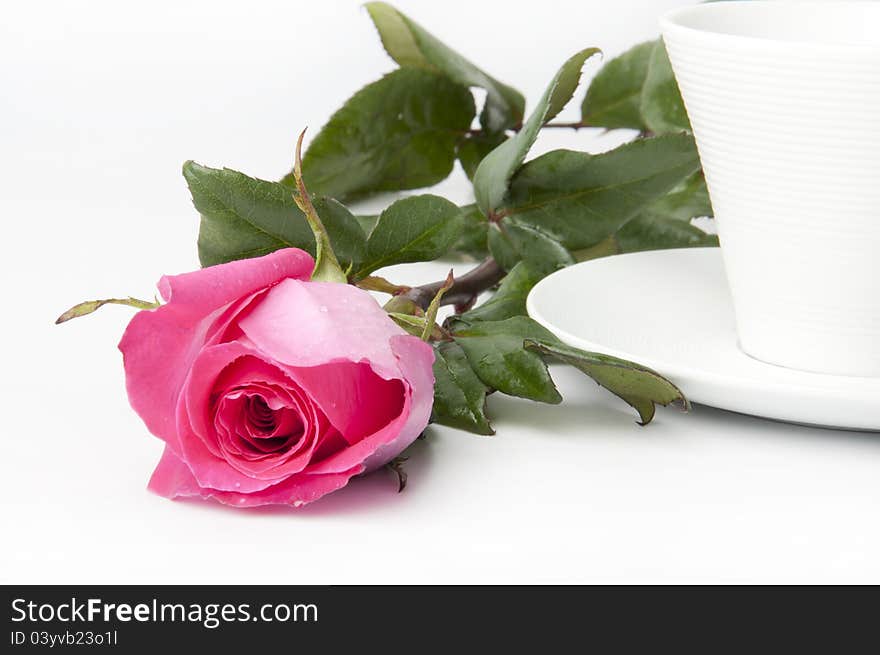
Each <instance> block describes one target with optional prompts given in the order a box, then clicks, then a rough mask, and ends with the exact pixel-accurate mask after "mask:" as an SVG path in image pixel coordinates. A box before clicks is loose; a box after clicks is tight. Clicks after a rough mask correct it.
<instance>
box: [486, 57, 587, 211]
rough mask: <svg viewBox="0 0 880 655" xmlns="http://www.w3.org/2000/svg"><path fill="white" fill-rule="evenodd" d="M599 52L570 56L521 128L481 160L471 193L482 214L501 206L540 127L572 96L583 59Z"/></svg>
mask: <svg viewBox="0 0 880 655" xmlns="http://www.w3.org/2000/svg"><path fill="white" fill-rule="evenodd" d="M598 52H599V50H598V49H597V48H587V49H586V50H581V51H580V52H578V53H577V54H576V55H574V56H573V57H571V58H569V59H568V61H566V62H565V63H564V64H563V65H562V68H560V69H559V71H557V73H556V75H555V76H554V77H553V80H552V81H551V82H550V86H548V87H547V90H546V91H545V92H544V95H543V96H542V97H541V99H540V100H539V101H538V104H537V105H536V106H535V109H534V111H533V112H532V114H531V115H530V116H529V118H528V120H527V121H526V122H525V124H524V125H523V127H522V129H521V130H520V131H519V132H517V133H516V135H515V136H513V137H511V138H510V139H508V140H507V141H505V142H504V143H502V144H501V145H500V146H498V147H497V148H495V150H493V151H492V152H490V153H489V154H488V155H486V157H485V158H484V159H483V161H482V162H480V165H479V166H478V167H477V170H476V172H475V173H474V179H473V181H474V195H475V196H476V199H477V205H479V207H480V209H481V210H482V211H483V213H484V214H486V215H487V216H491V215H493V214H494V213H495V210H496V209H498V208H499V207H500V206H501V204H502V202H503V201H504V198H505V196H506V195H507V185H508V183H509V182H510V178H511V176H512V175H513V174H514V173H515V172H516V170H517V169H518V168H519V167H520V165H522V163H523V160H524V159H525V158H526V155H527V154H528V152H529V149H530V148H531V147H532V144H533V143H534V142H535V139H536V138H537V136H538V132H539V131H540V129H541V127H542V126H543V125H544V123H546V122H547V121H548V120H549V119H550V118H552V117H553V116H555V115H556V114H558V113H559V112H560V111H561V110H562V108H563V107H564V106H565V103H566V102H568V101H569V100H570V99H571V96H572V94H573V93H574V91H575V88H576V87H577V83H578V80H579V79H580V71H581V68H583V65H584V62H585V61H586V60H587V59H588V58H589V57H591V56H593V55H594V54H596V53H598Z"/></svg>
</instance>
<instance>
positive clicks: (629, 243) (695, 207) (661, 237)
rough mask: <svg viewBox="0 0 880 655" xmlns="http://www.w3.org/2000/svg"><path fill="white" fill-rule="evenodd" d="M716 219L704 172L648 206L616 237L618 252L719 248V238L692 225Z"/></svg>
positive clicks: (695, 175) (698, 173)
mask: <svg viewBox="0 0 880 655" xmlns="http://www.w3.org/2000/svg"><path fill="white" fill-rule="evenodd" d="M700 216H712V204H711V203H710V201H709V193H708V191H707V189H706V180H705V178H704V177H703V174H702V171H699V172H697V173H696V174H694V175H692V176H691V177H690V178H688V179H687V180H684V181H683V182H682V183H681V184H679V185H678V186H676V187H675V188H674V189H673V190H672V191H670V192H669V193H667V194H666V195H665V196H663V197H662V198H660V199H659V200H656V201H655V202H653V203H651V204H650V205H648V206H647V207H646V208H645V209H644V210H643V211H642V212H641V213H640V214H639V215H638V216H636V217H635V218H633V219H632V220H631V221H629V222H628V223H627V224H626V225H624V226H623V227H622V228H621V229H620V230H619V231H618V233H617V234H616V235H615V243H616V245H617V252H636V251H641V250H658V249H661V248H695V247H705V246H717V245H718V237H717V236H715V235H713V234H707V233H706V232H703V230H701V229H700V228H698V227H696V226H694V225H691V223H690V221H691V219H692V218H696V217H700Z"/></svg>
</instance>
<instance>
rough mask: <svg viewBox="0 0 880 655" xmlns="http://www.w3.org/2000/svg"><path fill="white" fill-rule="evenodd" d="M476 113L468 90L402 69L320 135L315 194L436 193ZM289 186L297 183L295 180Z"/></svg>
mask: <svg viewBox="0 0 880 655" xmlns="http://www.w3.org/2000/svg"><path fill="white" fill-rule="evenodd" d="M475 111H476V109H475V107H474V99H473V96H472V95H471V93H470V91H469V90H468V89H467V87H465V86H462V85H460V84H457V83H456V82H453V81H452V80H450V79H449V78H448V77H446V76H444V75H440V74H438V73H433V72H431V71H428V70H424V69H419V68H401V69H399V70H396V71H394V72H392V73H389V74H388V75H386V76H385V77H383V78H382V79H380V80H378V81H376V82H373V83H372V84H368V85H367V86H365V87H364V88H363V89H361V90H360V91H358V92H357V93H356V94H355V95H354V96H352V97H351V98H350V99H349V100H348V101H347V102H346V103H345V104H344V105H343V106H342V108H341V109H340V110H339V111H337V112H336V113H335V114H333V116H331V118H330V120H329V121H328V123H327V124H326V125H325V126H324V127H323V129H322V130H321V131H320V132H319V133H318V135H317V136H316V137H315V139H314V140H313V141H312V143H311V144H310V145H309V149H308V151H307V152H306V155H305V158H304V161H303V176H304V178H305V181H306V185H307V186H308V187H309V189H311V191H312V192H313V193H320V194H324V195H328V196H333V197H334V198H339V199H346V198H350V197H354V196H358V195H363V194H367V193H372V192H375V191H399V190H402V189H416V188H419V187H425V186H431V185H433V184H436V183H437V182H440V181H441V180H443V179H444V178H445V177H446V176H447V175H449V173H450V172H451V171H452V166H453V164H454V162H455V146H456V144H457V143H458V140H459V138H461V136H462V135H463V134H464V133H465V132H467V130H468V129H470V126H471V121H472V120H473V118H474V113H475ZM283 182H284V183H285V184H288V185H290V184H292V182H293V178H292V176H291V175H288V176H287V177H286V178H285V179H284V180H283Z"/></svg>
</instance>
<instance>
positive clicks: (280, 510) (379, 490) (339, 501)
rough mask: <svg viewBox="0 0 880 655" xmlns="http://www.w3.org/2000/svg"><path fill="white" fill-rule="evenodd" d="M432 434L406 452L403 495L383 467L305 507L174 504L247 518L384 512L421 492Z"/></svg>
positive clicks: (196, 501) (187, 501)
mask: <svg viewBox="0 0 880 655" xmlns="http://www.w3.org/2000/svg"><path fill="white" fill-rule="evenodd" d="M431 431H432V428H431V427H428V429H427V431H426V438H424V439H417V440H416V441H415V443H413V444H412V445H411V446H410V447H409V448H407V449H406V450H405V451H404V453H403V456H404V457H407V458H408V459H407V461H406V462H404V465H403V466H404V470H405V471H406V473H407V476H408V483H407V486H406V489H404V490H403V492H401V493H398V478H397V475H396V474H395V473H394V472H393V471H390V470H388V469H387V468H385V467H383V468H380V469H378V470H376V471H373V472H371V473H368V474H366V475H361V476H358V477H355V478H352V479H351V481H349V483H348V484H347V485H346V486H345V487H343V488H342V489H339V490H338V491H334V492H333V493H330V494H327V495H326V496H324V497H323V498H319V499H318V500H316V501H314V502H312V503H309V504H308V505H305V506H303V507H292V506H290V505H262V506H260V507H247V508H231V507H229V506H227V505H223V504H222V503H218V502H217V501H214V500H202V499H199V498H183V499H178V500H175V501H174V502H177V503H183V504H186V505H189V506H193V507H198V508H199V509H200V510H202V509H203V510H205V511H222V512H224V513H227V512H230V511H233V509H234V513H235V514H237V515H245V516H267V515H268V516H273V515H288V516H297V517H312V516H316V517H321V516H325V515H327V516H341V515H345V514H352V513H358V512H370V511H376V510H381V509H383V508H385V507H387V506H388V505H390V504H392V503H401V502H406V500H407V497H409V496H411V495H412V494H415V493H417V489H418V485H419V481H420V480H423V479H424V478H425V477H426V476H427V475H428V474H429V468H430V467H431V458H432V453H431V444H430V441H431Z"/></svg>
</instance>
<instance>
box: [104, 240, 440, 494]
mask: <svg viewBox="0 0 880 655" xmlns="http://www.w3.org/2000/svg"><path fill="white" fill-rule="evenodd" d="M313 265H314V262H313V260H312V258H311V257H310V256H309V255H308V253H306V252H303V251H302V250H298V249H293V248H291V249H287V250H280V251H277V252H275V253H272V254H271V255H267V256H265V257H260V258H258V259H247V260H243V261H236V262H231V263H229V264H223V265H220V266H212V267H210V268H205V269H202V270H200V271H195V272H193V273H185V274H183V275H177V276H173V277H163V278H162V279H161V280H160V281H159V290H160V292H161V294H162V297H163V298H164V299H165V301H166V304H164V305H162V306H161V307H159V308H158V309H155V310H147V311H142V312H139V313H138V314H137V315H136V316H135V317H134V318H133V319H132V321H131V323H130V324H129V325H128V328H127V329H126V331H125V335H124V336H123V337H122V341H121V342H120V344H119V349H120V350H121V351H122V354H123V357H124V360H125V375H126V386H127V388H128V397H129V400H130V401H131V405H132V407H133V408H134V409H135V411H136V412H137V413H138V414H139V415H140V416H141V418H142V419H143V421H144V423H146V425H147V427H148V428H149V430H150V432H152V433H153V434H155V435H156V436H157V437H159V438H160V439H162V440H163V441H164V442H165V444H166V445H165V453H164V454H163V456H162V459H161V460H160V462H159V465H158V466H157V467H156V471H155V472H154V473H153V477H152V479H151V480H150V485H149V486H150V489H151V490H153V491H155V492H156V493H158V494H160V495H162V496H166V497H168V498H175V497H178V496H200V497H202V498H215V499H217V500H219V501H220V502H222V503H228V504H230V505H236V506H240V507H250V506H254V505H264V504H269V503H285V504H292V505H294V506H300V505H303V504H305V503H309V502H311V501H313V500H315V499H317V498H320V497H321V496H323V495H324V494H326V493H329V492H331V491H335V490H336V489H339V488H340V487H343V486H345V485H346V484H347V483H348V481H349V479H351V477H352V476H354V475H357V474H359V473H362V472H365V471H369V470H371V469H375V468H377V467H379V466H382V465H383V464H385V463H387V462H389V461H390V460H391V459H392V458H394V457H395V456H397V455H398V454H399V453H400V452H401V451H402V450H403V449H404V448H406V447H407V446H408V445H409V444H411V443H412V442H413V440H415V438H416V437H418V436H419V434H420V433H421V432H422V430H423V429H424V428H425V426H426V425H427V423H428V418H429V416H430V413H431V405H432V402H433V386H434V378H433V372H432V364H433V361H434V354H433V351H432V349H431V347H430V346H428V345H427V344H426V343H424V342H423V341H421V340H419V339H417V338H416V337H413V336H410V335H408V334H406V333H405V332H403V330H401V329H400V328H399V327H398V326H397V325H396V324H395V323H394V322H393V321H391V319H389V318H388V316H387V314H386V313H385V312H384V311H383V310H382V309H381V308H380V307H379V305H378V304H377V303H376V301H375V300H374V299H373V298H372V297H371V296H370V295H369V294H368V293H367V292H365V291H361V290H360V289H357V288H355V287H353V286H350V285H347V284H335V283H327V282H310V281H308V280H309V276H310V274H311V272H312V267H313Z"/></svg>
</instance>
